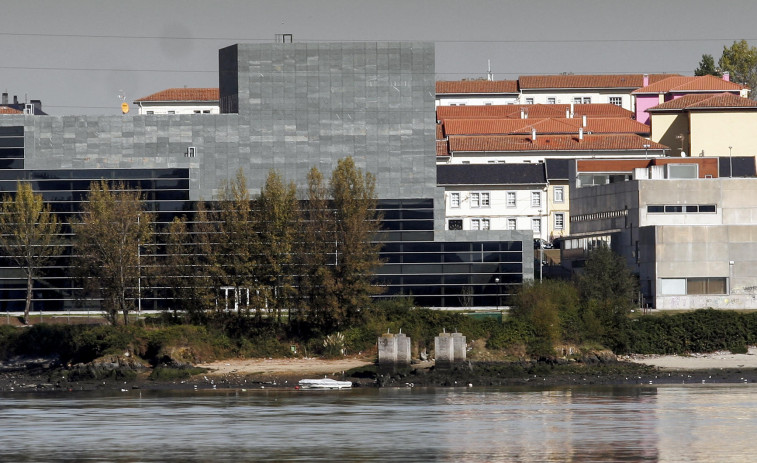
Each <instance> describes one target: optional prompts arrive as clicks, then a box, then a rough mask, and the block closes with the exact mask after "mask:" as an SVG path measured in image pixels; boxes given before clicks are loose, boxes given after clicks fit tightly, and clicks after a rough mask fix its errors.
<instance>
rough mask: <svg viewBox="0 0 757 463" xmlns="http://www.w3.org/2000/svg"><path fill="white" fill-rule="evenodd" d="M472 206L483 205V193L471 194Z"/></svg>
mask: <svg viewBox="0 0 757 463" xmlns="http://www.w3.org/2000/svg"><path fill="white" fill-rule="evenodd" d="M470 207H481V195H479V194H478V193H471V194H470Z"/></svg>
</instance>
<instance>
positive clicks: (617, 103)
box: [610, 96, 623, 106]
mask: <svg viewBox="0 0 757 463" xmlns="http://www.w3.org/2000/svg"><path fill="white" fill-rule="evenodd" d="M610 104H614V105H615V106H622V105H623V98H621V97H619V96H611V97H610Z"/></svg>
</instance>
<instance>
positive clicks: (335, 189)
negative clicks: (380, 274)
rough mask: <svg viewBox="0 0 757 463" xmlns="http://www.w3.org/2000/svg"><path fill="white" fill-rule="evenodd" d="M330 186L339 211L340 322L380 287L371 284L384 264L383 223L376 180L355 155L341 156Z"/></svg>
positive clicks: (337, 289)
mask: <svg viewBox="0 0 757 463" xmlns="http://www.w3.org/2000/svg"><path fill="white" fill-rule="evenodd" d="M329 190H330V193H331V198H332V200H333V205H334V210H335V215H336V224H335V232H336V243H335V261H336V262H335V265H334V267H333V269H334V280H335V283H336V286H335V293H336V298H337V304H338V310H339V312H340V313H339V316H338V317H337V321H338V323H339V324H342V323H349V322H352V321H355V320H356V319H357V317H358V315H359V312H360V309H361V308H363V307H365V306H366V305H367V304H368V303H369V301H370V296H371V295H372V294H376V293H378V288H377V287H375V286H373V285H372V284H371V280H372V277H373V272H374V271H375V270H376V268H378V267H379V266H380V265H381V260H380V259H379V251H380V249H381V245H380V244H379V243H378V242H376V241H375V239H376V235H377V233H378V231H379V228H380V224H381V217H380V215H379V214H378V212H377V210H376V205H377V199H376V191H375V190H376V180H375V178H374V176H373V175H372V174H370V173H368V172H366V173H363V171H362V170H361V169H359V168H357V167H356V166H355V161H353V159H352V158H351V157H347V158H344V159H341V160H339V162H338V163H337V166H336V169H334V171H333V172H332V173H331V181H330V182H329Z"/></svg>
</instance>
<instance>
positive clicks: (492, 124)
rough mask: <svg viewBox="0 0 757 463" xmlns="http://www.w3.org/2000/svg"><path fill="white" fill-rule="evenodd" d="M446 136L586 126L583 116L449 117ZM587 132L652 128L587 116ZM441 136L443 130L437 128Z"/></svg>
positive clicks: (566, 130) (569, 129) (569, 131)
mask: <svg viewBox="0 0 757 463" xmlns="http://www.w3.org/2000/svg"><path fill="white" fill-rule="evenodd" d="M440 125H443V126H444V128H443V130H442V132H443V133H444V136H449V135H513V134H528V133H531V130H532V129H536V131H537V132H539V133H545V134H546V133H554V134H559V133H562V134H573V133H576V134H577V133H578V130H579V128H581V127H582V125H583V118H580V117H579V118H564V117H563V118H540V119H538V118H537V119H534V118H529V119H495V118H486V119H448V120H445V121H443V122H442V124H440ZM583 130H584V132H585V133H636V134H640V135H648V134H650V133H651V128H650V127H649V126H648V125H646V124H642V123H641V122H637V121H634V120H632V119H626V118H622V117H608V118H590V117H587V118H586V126H583ZM437 138H438V139H441V138H443V137H439V131H438V130H437Z"/></svg>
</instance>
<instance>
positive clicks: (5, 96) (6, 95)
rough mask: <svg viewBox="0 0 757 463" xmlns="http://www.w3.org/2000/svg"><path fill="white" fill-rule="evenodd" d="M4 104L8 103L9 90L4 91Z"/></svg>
mask: <svg viewBox="0 0 757 463" xmlns="http://www.w3.org/2000/svg"><path fill="white" fill-rule="evenodd" d="M3 104H8V92H3Z"/></svg>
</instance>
